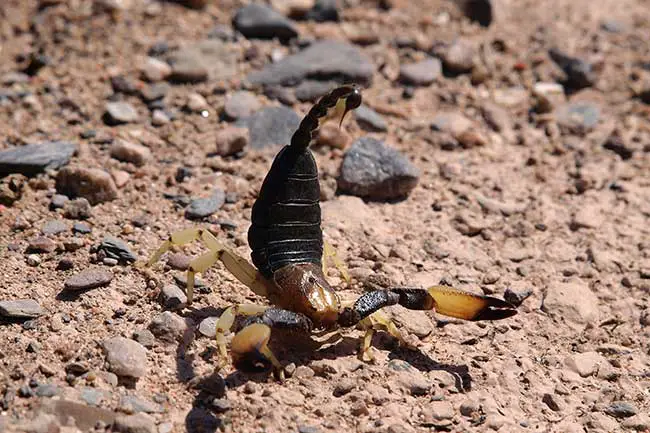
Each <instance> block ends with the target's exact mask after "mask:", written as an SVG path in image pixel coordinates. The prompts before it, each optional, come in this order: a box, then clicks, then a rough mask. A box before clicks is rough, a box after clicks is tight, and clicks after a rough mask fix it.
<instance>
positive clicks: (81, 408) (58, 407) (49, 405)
mask: <svg viewBox="0 0 650 433" xmlns="http://www.w3.org/2000/svg"><path fill="white" fill-rule="evenodd" d="M39 410H40V411H43V412H47V413H51V414H53V415H55V416H56V417H57V418H58V420H59V422H61V423H62V424H64V425H70V424H69V423H73V425H74V426H75V428H77V429H79V430H80V431H84V432H87V431H90V430H94V429H95V426H97V425H98V423H101V424H102V425H104V426H107V425H111V424H112V423H113V420H114V419H115V414H114V413H113V411H112V410H107V409H101V408H98V407H92V406H87V405H85V404H83V403H76V402H73V401H69V400H63V399H48V400H44V401H42V402H41V404H40V407H39ZM53 431H58V430H53Z"/></svg>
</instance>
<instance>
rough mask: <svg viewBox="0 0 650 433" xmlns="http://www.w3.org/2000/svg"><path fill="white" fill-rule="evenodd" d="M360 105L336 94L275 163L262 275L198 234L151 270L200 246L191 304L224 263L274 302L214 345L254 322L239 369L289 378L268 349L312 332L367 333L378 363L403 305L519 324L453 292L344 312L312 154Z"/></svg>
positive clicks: (488, 304)
mask: <svg viewBox="0 0 650 433" xmlns="http://www.w3.org/2000/svg"><path fill="white" fill-rule="evenodd" d="M360 105H361V93H360V91H359V89H358V88H357V87H356V86H352V85H349V86H341V87H338V88H336V89H334V90H332V91H331V92H330V93H328V94H327V95H325V96H324V97H323V98H321V99H320V101H319V102H318V103H316V104H315V105H314V106H313V107H312V108H311V110H310V111H309V112H308V113H307V115H306V116H305V117H304V118H303V120H302V121H301V123H300V125H299V127H298V129H297V130H296V132H295V133H294V134H293V136H292V138H291V143H290V144H289V145H287V146H285V147H284V148H282V150H280V152H279V153H278V155H277V156H276V157H275V159H274V161H273V163H272V165H271V168H270V170H269V172H268V174H267V176H266V178H265V179H264V181H263V183H262V187H261V189H260V192H259V195H258V198H257V200H256V201H255V203H254V205H253V209H252V215H251V226H250V228H249V231H248V243H249V246H250V248H251V250H252V252H251V259H252V261H253V264H254V265H255V267H253V266H251V265H250V264H249V263H248V261H247V260H245V259H244V258H242V257H241V256H239V255H237V254H236V253H234V252H233V251H232V250H230V249H229V248H227V247H225V246H224V245H222V244H221V243H220V242H219V241H218V240H217V239H216V238H215V237H214V235H212V234H211V233H210V232H209V231H207V230H203V229H200V228H194V229H186V230H183V231H180V232H177V233H174V234H172V235H171V236H170V237H169V239H168V240H167V241H165V242H164V243H163V245H162V246H161V247H160V248H159V249H158V250H157V251H156V253H154V255H153V256H152V258H151V259H150V261H149V264H153V263H154V262H156V261H157V260H158V259H159V258H160V256H161V255H162V254H163V253H164V252H166V251H167V250H168V249H169V248H171V246H172V245H182V244H185V243H188V242H190V241H193V240H197V239H201V240H202V241H203V242H204V243H205V244H206V245H207V246H208V248H209V249H210V251H209V252H208V253H206V254H204V255H202V256H199V257H197V258H196V259H194V260H193V261H192V262H191V263H190V267H189V270H188V278H187V281H188V286H187V291H188V304H189V303H190V302H191V301H192V293H193V287H194V275H195V273H197V272H205V270H207V269H208V268H209V267H210V266H212V265H213V264H214V263H215V262H217V261H221V262H222V263H223V264H224V266H225V267H226V269H228V270H229V271H230V272H231V273H232V274H233V275H235V276H236V277H237V279H239V280H240V281H241V282H242V283H244V284H246V285H247V286H248V287H249V288H250V289H251V290H252V291H253V292H255V293H256V294H258V295H260V296H264V297H266V298H267V299H268V300H269V301H270V303H271V304H272V305H273V306H272V307H266V306H256V305H235V306H232V307H229V308H227V309H226V310H225V312H224V313H223V314H222V315H221V317H220V318H219V320H218V322H217V344H218V346H219V350H220V352H221V355H222V356H223V358H225V357H226V356H227V351H226V340H225V337H224V335H225V333H227V332H228V331H229V330H230V329H231V328H232V327H233V326H234V324H235V318H236V316H238V315H243V316H247V319H246V320H245V321H244V326H243V327H242V329H241V330H240V331H239V332H238V333H237V334H236V335H235V336H234V337H233V339H232V343H231V349H232V358H233V362H234V364H235V366H236V367H237V368H242V369H247V370H260V369H266V368H268V367H274V368H275V370H276V371H277V372H280V374H281V373H282V371H283V370H282V365H281V364H280V362H279V361H278V360H277V359H276V358H275V356H274V355H273V353H272V352H271V351H270V349H269V348H268V346H267V343H268V341H269V339H270V335H271V329H272V328H286V329H293V330H296V331H301V332H310V331H311V330H312V329H315V328H320V329H325V330H333V329H336V328H339V327H350V326H355V325H361V327H362V328H364V329H366V334H365V336H364V338H363V345H362V350H361V354H362V356H363V355H364V354H367V355H368V356H369V357H371V358H372V355H371V353H370V351H369V349H370V343H371V339H372V338H371V337H372V333H373V332H374V331H375V330H384V331H387V332H389V333H390V334H391V335H393V336H395V337H396V338H398V339H399V341H400V342H403V339H402V337H401V334H400V333H399V331H398V330H397V328H396V327H395V325H394V324H393V323H392V322H391V321H390V320H389V319H387V318H386V317H385V316H383V315H381V314H380V313H381V312H380V311H379V310H380V309H381V308H383V307H386V306H389V305H395V304H399V305H402V306H404V307H406V308H409V309H412V310H430V309H434V308H435V309H436V311H437V312H438V313H441V314H444V315H448V316H452V317H457V318H461V319H466V320H498V319H504V318H506V317H510V316H512V315H514V314H516V309H515V308H514V307H513V306H512V305H510V304H509V303H507V302H505V301H503V300H501V299H498V298H494V297H490V296H481V295H476V294H473V293H470V292H465V291H462V290H458V289H455V288H452V287H449V286H433V287H429V288H427V289H420V288H406V287H393V288H387V289H385V290H374V291H371V292H367V293H365V294H363V295H361V296H360V297H359V298H358V299H357V301H356V302H355V303H354V304H353V305H347V306H343V305H342V302H341V300H340V299H339V296H338V295H337V293H336V292H335V290H334V289H333V288H332V287H331V286H330V284H329V283H328V282H327V280H326V278H325V275H324V273H323V267H322V263H323V262H322V256H323V233H322V230H321V210H320V204H319V200H320V186H319V182H318V168H317V166H316V161H315V160H314V157H313V155H312V153H311V151H310V150H309V145H310V144H311V140H312V135H313V134H314V132H315V131H317V130H318V128H319V126H320V124H321V123H322V122H323V121H324V120H327V119H329V118H332V117H334V118H339V119H340V122H342V121H343V118H344V117H345V115H346V113H347V112H349V111H350V110H353V109H355V108H357V107H359V106H360Z"/></svg>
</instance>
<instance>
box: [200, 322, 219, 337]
mask: <svg viewBox="0 0 650 433" xmlns="http://www.w3.org/2000/svg"><path fill="white" fill-rule="evenodd" d="M218 320H219V318H218V317H206V318H205V319H203V320H201V323H200V324H199V332H200V333H201V334H202V335H204V336H206V337H208V338H214V337H215V335H217V321H218Z"/></svg>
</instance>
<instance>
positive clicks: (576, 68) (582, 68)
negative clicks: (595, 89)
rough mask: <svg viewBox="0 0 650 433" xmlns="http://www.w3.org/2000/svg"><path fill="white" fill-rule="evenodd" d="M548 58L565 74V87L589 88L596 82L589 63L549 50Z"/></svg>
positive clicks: (553, 49) (552, 49) (556, 50)
mask: <svg viewBox="0 0 650 433" xmlns="http://www.w3.org/2000/svg"><path fill="white" fill-rule="evenodd" d="M548 54H549V56H550V57H551V59H553V61H554V62H555V63H556V64H557V65H558V66H559V67H560V68H562V70H563V71H564V73H565V74H566V77H567V79H566V86H567V87H570V88H573V89H583V88H585V87H591V86H593V85H594V84H595V82H596V74H595V72H594V70H593V68H592V66H591V64H590V63H588V62H586V61H585V60H582V59H580V58H577V57H572V56H569V55H567V54H565V53H563V52H562V51H560V50H558V49H556V48H551V49H550V50H549V51H548Z"/></svg>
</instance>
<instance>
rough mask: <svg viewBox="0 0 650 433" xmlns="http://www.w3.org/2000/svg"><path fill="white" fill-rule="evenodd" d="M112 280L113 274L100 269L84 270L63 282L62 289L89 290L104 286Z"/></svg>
mask: <svg viewBox="0 0 650 433" xmlns="http://www.w3.org/2000/svg"><path fill="white" fill-rule="evenodd" d="M112 280H113V273H112V272H110V271H107V270H105V269H101V268H90V269H85V270H83V271H81V272H79V273H78V274H75V275H73V276H72V277H70V278H68V279H67V280H65V284H64V288H65V290H70V291H79V290H90V289H94V288H96V287H101V286H106V285H108V284H110V282H111V281H112Z"/></svg>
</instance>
